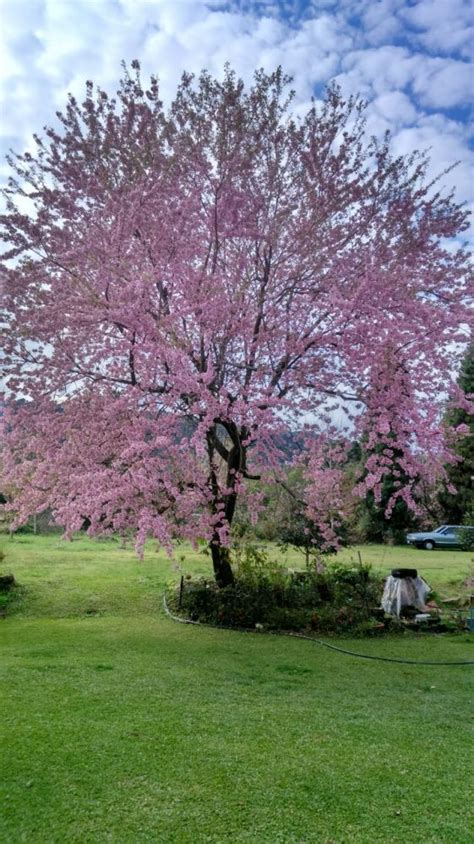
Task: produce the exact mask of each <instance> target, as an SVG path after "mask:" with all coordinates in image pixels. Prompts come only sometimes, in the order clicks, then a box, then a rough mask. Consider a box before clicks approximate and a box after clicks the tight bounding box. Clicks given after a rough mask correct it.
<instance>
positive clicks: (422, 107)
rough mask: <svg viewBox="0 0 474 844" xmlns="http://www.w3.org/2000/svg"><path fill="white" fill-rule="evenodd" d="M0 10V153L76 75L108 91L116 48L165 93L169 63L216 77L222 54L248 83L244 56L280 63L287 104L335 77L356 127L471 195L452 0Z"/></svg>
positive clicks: (92, 1) (194, 1) (39, 1)
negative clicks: (356, 96)
mask: <svg viewBox="0 0 474 844" xmlns="http://www.w3.org/2000/svg"><path fill="white" fill-rule="evenodd" d="M0 14H1V22H2V36H1V38H0V110H1V118H2V119H1V129H0V144H1V155H2V161H3V157H4V154H5V152H6V150H7V149H8V148H9V147H10V146H13V148H14V149H15V150H18V151H20V150H23V149H25V148H27V147H28V146H29V145H30V141H31V134H32V132H34V131H41V127H42V126H43V125H44V124H45V123H48V124H51V123H54V119H55V118H54V115H55V111H56V110H57V109H60V108H62V107H63V106H64V104H65V100H66V94H67V92H68V91H72V92H73V93H74V94H75V95H76V96H77V95H78V96H81V94H82V93H83V91H84V83H85V80H86V79H89V78H90V79H93V80H94V81H96V82H98V83H100V84H101V85H102V86H103V87H105V88H106V89H107V90H111V91H113V90H114V89H115V84H116V82H117V80H118V78H119V76H120V72H121V68H120V62H121V60H122V59H125V61H127V62H129V61H131V60H132V59H133V58H139V59H140V61H141V64H142V68H143V71H144V75H147V74H149V73H151V72H154V73H157V74H158V76H159V78H160V80H161V84H162V94H163V97H164V99H165V101H167V100H169V99H170V98H171V97H172V95H173V93H174V91H175V88H176V84H177V82H178V80H179V77H180V75H181V72H182V71H183V70H190V71H195V72H198V71H199V70H200V69H201V68H203V67H206V68H207V69H208V70H209V71H210V72H211V73H213V74H215V75H220V74H221V73H222V68H223V65H224V63H225V62H226V61H230V63H231V65H232V66H233V67H234V69H235V70H236V71H237V72H238V73H239V74H240V75H241V76H243V78H244V79H246V80H249V81H250V79H251V76H252V72H253V70H254V68H255V67H261V66H263V67H265V68H266V69H268V70H270V69H273V68H275V67H276V66H277V65H278V64H281V65H282V66H283V68H284V70H285V71H286V72H287V73H289V74H291V75H292V76H293V77H294V87H295V89H296V94H297V107H299V108H304V107H305V105H306V104H308V103H309V101H310V98H311V96H312V95H314V96H316V97H317V98H318V97H320V96H321V95H322V91H323V90H324V86H325V85H326V84H327V82H328V81H329V80H331V79H334V78H336V79H337V80H338V82H339V83H340V84H341V86H342V87H343V89H344V91H346V92H347V93H349V92H359V93H361V94H362V95H363V96H364V97H366V98H367V99H368V101H369V103H370V105H369V111H368V118H369V130H370V132H371V133H373V134H382V133H383V132H384V131H385V130H386V129H390V130H391V131H392V133H393V146H394V150H395V151H396V152H397V153H405V152H409V151H411V150H413V149H414V148H423V149H424V148H427V147H430V148H431V156H432V174H435V173H438V172H439V171H440V170H442V169H444V168H445V167H447V166H449V165H450V164H452V163H454V162H455V161H458V160H459V161H460V164H459V166H458V167H457V168H456V169H455V170H454V171H453V172H452V173H450V174H449V176H447V177H446V178H445V180H444V182H445V184H446V185H448V184H454V185H455V187H456V192H457V196H458V198H459V200H462V201H471V200H472V193H473V190H472V189H473V160H474V152H473V143H472V141H473V136H472V125H471V126H470V121H469V116H470V108H471V106H472V96H473V87H474V83H473V70H472V64H470V59H471V55H470V50H471V49H472V44H473V43H474V37H473V36H474V31H473V14H472V8H471V4H470V2H466V1H465V0H415V2H410V0H372V1H371V0H312V2H311V0H308V2H304V0H261V1H260V2H251V0H235V2H221V1H220V0H0ZM0 170H1V172H3V173H5V172H6V168H5V167H4V166H3V164H2V165H0Z"/></svg>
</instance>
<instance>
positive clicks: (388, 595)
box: [382, 575, 431, 615]
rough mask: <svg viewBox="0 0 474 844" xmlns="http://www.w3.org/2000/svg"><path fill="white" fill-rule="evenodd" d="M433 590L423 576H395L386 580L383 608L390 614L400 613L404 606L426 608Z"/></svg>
mask: <svg viewBox="0 0 474 844" xmlns="http://www.w3.org/2000/svg"><path fill="white" fill-rule="evenodd" d="M430 592H431V589H430V587H429V586H428V584H427V582H426V580H423V578H422V577H393V576H392V575H390V576H389V577H387V580H386V581H385V588H384V590H383V595H382V608H383V609H384V610H385V612H386V613H388V614H389V615H400V613H401V611H402V609H403V608H404V607H416V609H417V610H424V609H425V606H426V599H427V597H428V594H429V593H430Z"/></svg>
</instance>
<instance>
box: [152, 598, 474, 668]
mask: <svg viewBox="0 0 474 844" xmlns="http://www.w3.org/2000/svg"><path fill="white" fill-rule="evenodd" d="M163 609H164V611H165V613H166V615H167V616H168V617H169V618H171V619H172V621H179V623H180V624H196V625H197V626H198V627H211V628H213V629H214V630H234V629H235V628H233V627H218V626H217V625H214V624H204V623H203V622H201V621H195V620H194V619H192V618H180V616H179V615H175V614H174V613H172V612H171V610H170V608H169V607H168V603H167V601H166V592H164V593H163ZM237 632H239V633H255V632H256V631H255V630H253V629H250V628H243V629H242V628H241V629H238V630H237ZM271 635H273V636H274V635H277V636H288V637H291V638H292V639H305V640H306V641H307V642H314V643H315V644H316V645H321V646H322V647H323V648H329V649H330V650H331V651H337V652H338V653H340V654H346V655H347V656H355V657H358V658H359V659H373V660H376V661H377V662H399V663H402V664H403V665H474V660H472V659H457V660H444V659H440V660H437V659H404V658H403V657H396V656H374V655H373V654H361V653H358V652H357V651H348V650H346V648H339V647H338V646H337V645H331V644H330V643H329V642H325V641H323V639H315V638H313V637H312V636H305V635H304V633H277V634H275V633H272V634H271Z"/></svg>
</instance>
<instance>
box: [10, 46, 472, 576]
mask: <svg viewBox="0 0 474 844" xmlns="http://www.w3.org/2000/svg"><path fill="white" fill-rule="evenodd" d="M287 92H288V80H287V78H286V77H285V76H284V75H283V73H282V72H281V70H277V71H276V72H275V73H271V74H269V75H267V74H265V73H264V72H263V71H258V72H257V73H256V74H255V80H254V84H253V86H252V87H251V88H250V89H249V90H245V88H244V85H243V83H242V82H241V81H240V80H238V79H236V77H235V76H234V74H233V73H232V72H231V71H230V70H227V71H226V73H225V75H224V78H223V80H222V81H217V80H214V79H212V78H211V77H210V76H209V75H208V74H207V73H205V72H204V73H202V74H201V76H200V77H199V79H197V80H196V79H194V78H193V77H192V76H190V75H187V74H186V75H184V76H183V79H182V82H181V84H180V86H179V88H178V91H177V94H176V98H175V100H174V102H173V103H172V105H171V107H170V109H169V110H168V111H166V110H165V109H164V108H163V105H162V102H161V100H160V96H159V86H158V81H157V80H156V79H155V78H152V80H151V84H150V86H149V88H148V90H144V89H143V86H142V83H141V80H140V76H139V67H138V63H137V62H134V63H133V70H132V72H131V73H129V72H125V75H124V78H123V79H122V82H121V83H120V87H119V90H118V92H117V97H116V98H115V99H111V98H110V97H109V96H108V95H107V94H106V93H105V92H104V91H102V90H100V89H94V86H93V85H92V83H88V86H87V91H86V98H85V100H84V102H83V103H82V104H81V103H78V102H77V101H76V100H75V99H74V98H73V97H70V98H69V102H68V105H67V108H66V111H65V113H64V114H60V115H59V121H60V128H59V129H58V130H56V129H47V130H46V134H45V137H43V138H40V137H37V136H36V137H35V143H36V150H35V152H26V153H24V154H23V155H15V156H12V157H11V158H10V163H11V166H12V168H13V175H12V177H11V178H10V180H9V182H8V186H7V189H6V191H5V195H6V200H7V210H6V212H5V213H4V214H3V215H2V217H1V225H2V229H3V234H4V236H5V238H6V240H7V242H8V243H9V244H10V248H9V249H8V250H7V252H6V254H5V256H4V261H3V275H4V290H5V294H6V312H7V339H6V349H7V358H6V364H7V369H8V389H9V391H10V394H11V395H12V397H14V396H15V395H17V396H23V397H25V398H26V399H27V401H26V402H25V403H24V404H23V405H22V406H19V407H18V406H15V404H14V402H10V407H9V408H7V412H6V414H5V416H6V421H7V425H6V433H5V439H6V442H7V454H6V457H5V469H6V475H7V478H9V480H10V482H11V483H12V486H14V487H15V488H16V489H18V490H20V492H19V494H18V496H17V497H16V499H15V501H14V502H12V507H13V508H14V509H15V510H16V511H17V512H18V519H17V521H18V522H21V521H22V520H24V519H26V518H27V516H28V515H29V514H31V513H33V512H37V511H39V510H44V509H45V507H50V508H51V509H52V511H53V515H54V518H55V520H56V521H57V522H58V523H59V524H63V525H64V526H65V528H66V530H67V532H68V533H70V532H71V531H74V530H76V529H78V528H79V527H80V526H81V525H82V524H83V522H84V519H86V518H87V519H88V520H89V522H90V527H89V531H90V532H91V533H101V532H102V533H104V532H111V531H118V532H123V531H126V530H130V529H132V530H134V531H135V532H136V537H137V538H136V543H137V548H138V549H140V548H142V547H143V544H144V541H145V539H146V537H147V536H148V535H152V536H154V537H156V538H157V539H158V540H159V542H161V543H162V544H163V545H165V546H167V547H171V544H172V540H173V536H175V535H176V533H178V534H179V535H180V536H181V537H183V538H185V539H190V540H194V539H196V538H197V537H204V538H206V539H207V541H208V542H209V545H210V550H211V554H212V560H213V565H214V571H215V575H216V579H217V581H218V583H219V584H221V585H224V584H226V583H230V582H232V577H233V576H232V569H231V566H230V563H229V559H228V552H227V546H228V542H229V532H230V528H231V525H232V521H233V518H234V513H235V507H236V502H237V498H238V496H240V495H245V494H247V495H249V494H251V492H249V490H248V487H247V486H246V481H247V479H249V478H251V477H252V476H256V475H258V476H260V477H261V479H262V480H265V481H268V480H270V479H271V478H272V476H273V467H274V466H275V465H277V464H278V435H279V433H280V431H281V430H282V429H285V430H286V429H287V428H288V427H290V428H291V427H294V428H300V427H301V424H302V419H306V421H308V418H315V416H321V412H322V409H323V408H327V406H328V403H329V408H330V407H331V406H334V404H335V403H337V402H338V401H344V400H346V399H348V398H349V399H352V400H354V399H356V400H358V401H361V402H363V401H364V397H365V395H366V393H367V389H368V372H370V369H371V367H372V366H373V365H374V361H377V360H378V358H379V356H380V354H381V353H382V350H383V349H385V347H386V344H387V341H388V338H390V343H391V345H392V346H393V347H396V348H397V347H399V348H403V349H404V350H405V352H404V353H405V359H406V360H407V362H408V363H407V368H408V371H407V378H410V379H411V381H413V382H414V383H415V384H417V385H418V386H419V393H418V395H416V396H415V393H414V392H413V391H410V395H409V398H407V397H406V396H405V395H399V396H398V401H399V404H400V406H403V409H404V415H405V418H406V419H407V420H408V419H411V420H412V423H413V424H412V426H411V429H410V444H409V448H407V450H406V452H405V455H406V461H407V464H408V462H409V461H412V462H413V463H416V461H417V443H425V442H426V441H427V440H428V439H429V438H430V437H431V439H432V442H436V441H437V440H436V437H437V431H438V430H439V418H438V416H437V409H436V399H437V395H438V393H440V392H441V389H443V388H445V387H446V379H447V378H448V373H449V372H450V371H451V369H452V367H453V366H454V365H455V360H456V354H457V353H456V345H455V343H454V342H452V341H455V340H457V339H458V338H459V336H460V330H459V325H460V323H461V322H462V320H463V319H465V308H464V305H463V301H464V299H463V297H464V292H465V285H466V280H465V277H466V254H465V251H464V250H463V249H458V250H452V249H450V248H446V247H445V245H444V244H445V243H446V240H447V239H449V238H450V237H454V236H456V235H458V234H459V233H460V232H462V231H463V230H464V228H465V226H466V214H465V212H464V210H463V209H462V208H459V207H458V206H456V205H455V204H454V203H453V201H452V197H450V196H449V195H448V196H443V195H441V193H436V192H435V190H434V188H433V186H432V185H429V184H426V182H425V172H426V166H427V159H426V157H425V156H424V155H420V154H416V153H415V154H413V155H410V156H408V157H394V156H392V155H391V153H390V143H389V138H388V137H387V138H385V140H383V141H381V142H378V141H377V140H375V139H367V138H366V137H365V125H364V117H363V108H364V106H363V103H362V102H361V101H360V100H358V99H357V98H349V99H348V100H345V99H344V98H343V97H342V95H341V93H340V91H339V90H338V89H337V88H336V87H330V88H329V90H328V91H327V95H326V98H325V100H324V102H323V104H322V105H321V106H318V107H316V106H314V107H312V108H310V109H309V110H308V112H307V113H306V115H305V116H304V117H303V118H302V119H301V120H298V121H297V120H295V119H293V118H292V116H291V109H290V102H291V94H288V93H287ZM392 392H393V391H391V392H390V401H392V400H393V398H394V396H393V394H392ZM427 400H429V403H430V408H431V409H430V410H429V412H427V413H425V414H424V415H423V414H420V413H419V412H418V411H417V408H416V405H417V402H421V403H422V404H423V406H424V408H425V409H426V402H427ZM381 401H382V402H383V398H381ZM308 414H311V416H309V417H308ZM380 418H382V416H381V417H380ZM307 423H308V422H307ZM308 424H309V423H308ZM376 462H377V461H376V460H375V461H374V460H372V463H373V465H372V470H371V472H369V473H368V474H367V476H366V478H365V481H364V483H365V486H366V488H374V489H375V488H376V487H377V485H378V484H379V480H378V475H377V471H376V465H375V464H376ZM250 464H252V465H253V467H254V468H251V466H250ZM384 465H385V464H384ZM255 467H256V468H255ZM308 467H309V469H308V471H309V473H310V475H311V477H312V479H313V487H312V496H311V502H309V507H308V512H307V515H308V516H310V517H312V518H315V519H318V518H320V515H321V507H320V506H318V484H319V483H320V478H321V475H320V470H321V466H320V464H319V463H318V461H317V460H311V459H309V460H308ZM408 498H409V496H408V495H407V501H408ZM257 508H258V500H256V501H255V504H254V505H253V506H252V509H253V511H254V512H257ZM323 527H324V529H325V530H326V527H325V526H323Z"/></svg>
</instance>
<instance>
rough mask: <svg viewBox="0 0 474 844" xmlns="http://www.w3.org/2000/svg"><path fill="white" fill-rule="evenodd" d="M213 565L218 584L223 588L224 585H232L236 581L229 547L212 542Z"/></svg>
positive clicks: (210, 544) (210, 546)
mask: <svg viewBox="0 0 474 844" xmlns="http://www.w3.org/2000/svg"><path fill="white" fill-rule="evenodd" d="M209 548H210V549H211V556H212V565H213V567H214V576H215V578H216V583H217V585H218V586H219V587H220V588H221V589H222V587H223V586H232V585H233V583H234V574H233V572H232V567H231V565H230V559H229V556H230V555H229V549H228V548H224V547H223V546H222V545H219V544H218V543H216V542H215V541H214V542H210V543H209Z"/></svg>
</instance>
